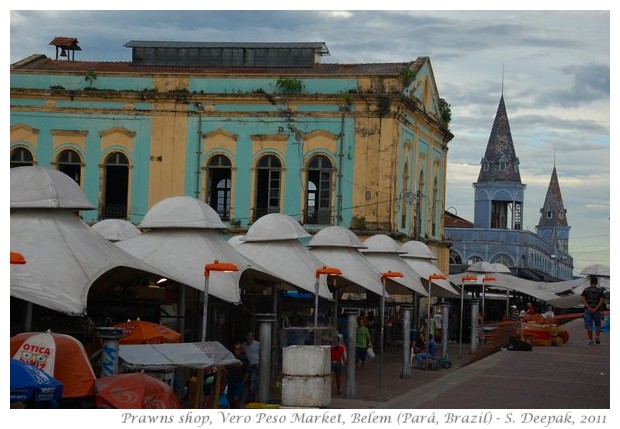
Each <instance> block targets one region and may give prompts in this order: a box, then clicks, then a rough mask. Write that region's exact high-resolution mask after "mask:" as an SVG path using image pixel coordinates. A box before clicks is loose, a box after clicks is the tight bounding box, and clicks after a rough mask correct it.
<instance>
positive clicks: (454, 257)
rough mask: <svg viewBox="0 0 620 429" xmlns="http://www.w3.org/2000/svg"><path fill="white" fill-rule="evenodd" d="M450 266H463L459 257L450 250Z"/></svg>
mask: <svg viewBox="0 0 620 429" xmlns="http://www.w3.org/2000/svg"><path fill="white" fill-rule="evenodd" d="M450 265H458V266H462V265H463V259H462V258H461V255H459V254H458V252H456V251H455V250H452V249H450Z"/></svg>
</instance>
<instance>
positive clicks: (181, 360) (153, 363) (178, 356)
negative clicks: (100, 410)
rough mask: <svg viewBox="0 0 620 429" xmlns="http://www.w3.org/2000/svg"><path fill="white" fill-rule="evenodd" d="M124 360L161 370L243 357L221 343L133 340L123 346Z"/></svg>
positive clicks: (224, 362)
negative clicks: (146, 342)
mask: <svg viewBox="0 0 620 429" xmlns="http://www.w3.org/2000/svg"><path fill="white" fill-rule="evenodd" d="M119 358H120V359H121V362H122V364H123V365H124V366H125V367H127V368H129V369H132V370H136V369H137V370H140V369H143V370H150V371H159V370H167V369H173V368H178V367H188V368H207V367H211V366H227V365H235V364H237V363H239V362H240V361H239V360H238V359H237V358H235V356H234V355H233V354H232V353H231V352H230V351H229V350H228V349H227V348H226V347H224V346H223V345H222V344H221V343H219V342H217V341H206V342H204V343H175V344H174V343H173V344H135V345H134V344H131V345H123V344H121V345H120V346H119Z"/></svg>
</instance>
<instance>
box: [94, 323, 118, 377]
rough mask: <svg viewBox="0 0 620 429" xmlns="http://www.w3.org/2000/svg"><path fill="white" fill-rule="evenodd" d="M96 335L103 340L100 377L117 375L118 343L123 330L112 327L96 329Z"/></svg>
mask: <svg viewBox="0 0 620 429" xmlns="http://www.w3.org/2000/svg"><path fill="white" fill-rule="evenodd" d="M97 335H98V336H99V337H100V338H101V339H102V340H103V345H102V346H101V377H107V376H108V375H115V374H118V352H119V341H120V339H121V338H122V337H123V330H122V329H119V328H113V327H103V328H97Z"/></svg>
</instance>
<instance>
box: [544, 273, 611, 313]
mask: <svg viewBox="0 0 620 429" xmlns="http://www.w3.org/2000/svg"><path fill="white" fill-rule="evenodd" d="M581 274H583V275H585V277H579V278H577V279H572V280H565V281H561V282H549V283H541V287H542V288H543V289H544V290H546V291H548V292H552V293H555V294H557V295H559V296H558V297H557V298H554V299H552V300H549V301H547V302H548V304H551V305H553V306H554V307H558V308H571V307H582V306H583V304H582V303H581V293H582V292H583V290H584V289H585V288H587V287H588V286H589V285H590V276H591V275H594V276H596V278H597V279H598V286H599V287H600V288H602V289H603V290H604V291H605V292H609V286H610V281H609V280H610V270H609V266H607V265H602V264H594V265H589V266H587V267H586V268H584V269H583V270H582V271H581Z"/></svg>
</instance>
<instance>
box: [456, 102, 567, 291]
mask: <svg viewBox="0 0 620 429" xmlns="http://www.w3.org/2000/svg"><path fill="white" fill-rule="evenodd" d="M480 164H481V167H480V173H479V175H478V181H477V182H475V183H474V184H473V186H474V222H473V224H472V223H471V222H468V221H466V220H464V219H462V218H459V217H458V216H456V215H453V214H452V213H448V212H446V216H447V219H446V221H445V234H446V239H447V240H449V241H451V242H452V243H453V245H452V248H451V251H450V272H451V273H460V272H463V271H465V270H466V269H467V267H468V266H469V265H471V264H473V263H474V262H477V261H487V262H492V263H502V264H504V265H506V266H507V267H509V268H510V270H511V271H512V273H513V274H514V275H516V276H518V277H522V278H526V279H531V280H540V281H545V280H552V281H555V280H568V279H571V278H573V258H572V257H571V256H570V255H569V253H568V239H569V230H570V226H568V221H567V218H566V209H565V208H564V203H563V201H562V194H561V192H560V185H559V182H558V177H557V172H556V168H555V166H554V167H553V172H552V174H551V181H550V183H549V188H548V190H547V196H546V198H545V201H544V204H543V208H542V209H541V210H540V211H541V216H540V220H539V223H538V225H537V226H536V229H537V233H534V232H531V231H524V230H523V200H524V192H525V187H526V186H525V184H523V183H522V182H521V176H520V173H519V158H518V157H517V156H516V154H515V149H514V144H513V141H512V134H511V131H510V125H509V123H508V115H507V113H506V106H505V104H504V96H503V95H502V96H501V98H500V101H499V106H498V108H497V113H496V114H495V121H494V123H493V128H492V129H491V135H490V137H489V141H488V144H487V148H486V152H485V155H484V158H482V160H481V163H480Z"/></svg>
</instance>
